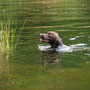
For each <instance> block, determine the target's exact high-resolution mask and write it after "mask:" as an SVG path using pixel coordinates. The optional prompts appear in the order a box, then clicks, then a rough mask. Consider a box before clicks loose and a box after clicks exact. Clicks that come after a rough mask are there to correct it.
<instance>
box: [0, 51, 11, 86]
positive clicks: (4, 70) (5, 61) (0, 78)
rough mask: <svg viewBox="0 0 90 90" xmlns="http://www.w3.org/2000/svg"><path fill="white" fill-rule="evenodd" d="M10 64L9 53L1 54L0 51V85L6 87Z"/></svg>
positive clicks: (8, 79)
mask: <svg viewBox="0 0 90 90" xmlns="http://www.w3.org/2000/svg"><path fill="white" fill-rule="evenodd" d="M9 81H10V65H9V54H7V55H3V54H2V53H1V52H0V87H7V86H9V85H10V83H9Z"/></svg>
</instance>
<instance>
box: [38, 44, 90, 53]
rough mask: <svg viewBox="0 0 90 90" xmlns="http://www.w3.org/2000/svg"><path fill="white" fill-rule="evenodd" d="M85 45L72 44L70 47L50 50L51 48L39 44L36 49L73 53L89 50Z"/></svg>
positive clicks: (64, 46)
mask: <svg viewBox="0 0 90 90" xmlns="http://www.w3.org/2000/svg"><path fill="white" fill-rule="evenodd" d="M86 45H87V44H84V43H81V44H74V45H70V46H66V45H63V46H58V47H57V48H51V46H47V45H46V46H45V45H43V44H39V45H38V48H39V50H41V51H48V50H55V51H56V52H73V51H82V50H90V48H89V47H86Z"/></svg>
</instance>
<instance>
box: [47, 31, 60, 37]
mask: <svg viewBox="0 0 90 90" xmlns="http://www.w3.org/2000/svg"><path fill="white" fill-rule="evenodd" d="M50 34H51V35H54V36H59V35H58V33H56V32H53V31H49V32H48V35H50Z"/></svg>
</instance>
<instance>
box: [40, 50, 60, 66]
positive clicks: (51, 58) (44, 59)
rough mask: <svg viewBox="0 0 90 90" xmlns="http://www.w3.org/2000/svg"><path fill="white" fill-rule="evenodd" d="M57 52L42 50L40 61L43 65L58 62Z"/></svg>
mask: <svg viewBox="0 0 90 90" xmlns="http://www.w3.org/2000/svg"><path fill="white" fill-rule="evenodd" d="M59 54H60V53H58V52H56V51H42V52H41V63H42V65H43V66H52V65H55V64H57V63H58V62H59V58H58V57H59Z"/></svg>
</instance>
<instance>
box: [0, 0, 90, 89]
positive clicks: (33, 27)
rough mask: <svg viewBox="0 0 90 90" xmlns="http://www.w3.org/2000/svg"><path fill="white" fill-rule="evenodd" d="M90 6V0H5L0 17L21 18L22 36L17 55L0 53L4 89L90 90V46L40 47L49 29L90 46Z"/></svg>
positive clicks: (67, 41)
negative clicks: (59, 49) (65, 49)
mask: <svg viewBox="0 0 90 90" xmlns="http://www.w3.org/2000/svg"><path fill="white" fill-rule="evenodd" d="M89 8H90V6H89V1H88V0H53V1H52V0H50V1H48V0H45V1H44V0H39V1H38V0H13V1H12V0H7V1H6V0H1V1H0V12H1V13H0V16H1V17H10V16H13V18H14V20H16V18H17V27H18V29H17V35H19V34H20V32H21V36H20V38H19V41H18V43H17V47H16V49H15V51H14V54H13V56H10V57H9V56H8V58H5V56H2V55H1V56H0V62H1V63H0V72H1V73H0V89H1V90H14V89H15V90H25V89H26V90H72V89H73V90H76V89H77V90H89V89H90V85H89V83H90V78H89V76H90V70H89V68H90V54H89V52H90V49H88V50H85V49H84V50H81V51H75V52H71V53H55V52H53V53H51V52H42V51H40V50H39V49H38V48H37V45H38V44H41V43H40V42H39V34H40V33H44V32H47V31H56V32H58V33H59V35H60V37H61V38H62V40H63V42H64V43H65V44H66V45H73V44H78V43H85V44H87V46H88V47H89V46H90V43H89V41H90V40H89V39H90V36H89V35H90V30H89V29H90V26H89V25H90V24H89V22H90V13H89ZM25 20H26V23H25V26H24V28H23V29H21V28H22V26H23V23H24V22H25ZM75 37H77V38H76V39H75V40H70V38H75ZM43 44H44V43H43Z"/></svg>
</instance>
